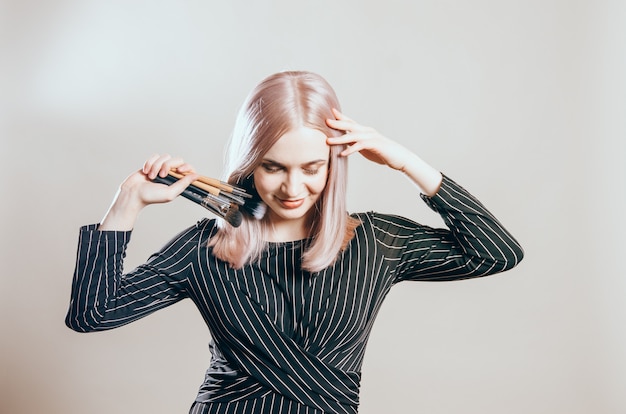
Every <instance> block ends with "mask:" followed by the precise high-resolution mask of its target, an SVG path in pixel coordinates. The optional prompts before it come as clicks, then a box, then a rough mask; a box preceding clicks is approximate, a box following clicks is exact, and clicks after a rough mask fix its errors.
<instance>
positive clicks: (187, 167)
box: [174, 162, 195, 174]
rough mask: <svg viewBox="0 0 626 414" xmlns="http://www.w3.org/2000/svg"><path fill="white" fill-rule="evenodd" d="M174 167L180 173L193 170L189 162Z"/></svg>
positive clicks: (187, 172)
mask: <svg viewBox="0 0 626 414" xmlns="http://www.w3.org/2000/svg"><path fill="white" fill-rule="evenodd" d="M174 169H175V170H176V171H178V172H179V173H181V174H182V173H185V174H189V173H192V172H194V171H195V168H193V166H192V165H191V164H188V163H186V162H185V163H183V164H181V165H179V166H178V167H175V168H174Z"/></svg>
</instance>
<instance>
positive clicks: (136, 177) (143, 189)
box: [99, 154, 198, 230]
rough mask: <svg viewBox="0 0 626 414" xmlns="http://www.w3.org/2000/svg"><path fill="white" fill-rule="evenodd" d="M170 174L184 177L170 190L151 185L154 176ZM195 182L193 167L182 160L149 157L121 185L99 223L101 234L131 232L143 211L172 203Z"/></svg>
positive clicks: (170, 187) (153, 183)
mask: <svg viewBox="0 0 626 414" xmlns="http://www.w3.org/2000/svg"><path fill="white" fill-rule="evenodd" d="M170 170H176V171H177V172H179V173H184V174H185V176H184V177H183V178H181V179H180V180H178V181H177V182H175V183H174V184H172V185H169V186H168V185H165V184H159V183H155V182H153V181H152V180H153V179H154V178H155V177H156V176H157V175H158V176H160V177H165V176H166V175H167V174H168V172H169V171H170ZM197 178H198V175H197V174H195V173H194V169H193V167H192V166H191V165H189V164H187V163H185V162H184V161H183V160H182V159H181V158H173V157H171V156H170V155H167V154H165V155H159V154H156V155H153V156H151V157H150V158H149V159H148V160H147V161H146V162H145V163H144V165H143V167H142V168H141V169H140V170H139V171H136V172H134V173H133V174H131V175H130V176H128V177H127V178H126V179H125V180H124V181H123V182H122V184H121V185H120V188H119V190H118V192H117V194H116V195H115V198H114V200H113V203H112V204H111V207H110V208H109V210H108V211H107V213H106V215H105V216H104V218H103V219H102V221H101V222H100V226H99V228H100V230H131V229H132V228H133V226H134V224H135V220H136V219H137V216H138V215H139V212H140V211H141V210H142V209H143V208H144V207H146V206H148V205H150V204H156V203H166V202H169V201H172V200H173V199H175V198H176V197H177V196H178V195H180V193H182V192H183V191H184V190H185V188H187V187H188V186H189V184H191V183H192V182H193V181H194V180H195V179H197Z"/></svg>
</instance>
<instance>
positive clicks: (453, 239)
mask: <svg viewBox="0 0 626 414" xmlns="http://www.w3.org/2000/svg"><path fill="white" fill-rule="evenodd" d="M422 198H423V199H424V201H425V202H426V203H427V204H428V205H429V206H430V207H431V208H432V209H433V210H434V211H436V212H437V213H439V214H440V215H441V217H442V218H443V220H444V222H445V223H446V225H447V226H448V229H443V228H442V229H436V228H431V227H428V226H424V225H421V224H418V223H415V222H413V221H411V220H408V219H405V218H402V217H397V216H386V215H379V214H374V219H373V224H374V227H375V234H376V239H377V241H378V244H379V246H380V247H379V248H380V249H382V250H383V253H382V254H383V255H384V257H386V258H387V259H388V260H389V263H390V264H391V265H392V266H393V267H394V276H393V277H394V282H399V281H402V280H429V281H449V280H459V279H468V278H475V277H482V276H487V275H492V274H496V273H500V272H504V271H506V270H509V269H511V268H512V267H514V266H516V265H517V264H518V263H519V262H520V261H521V260H522V258H523V255H524V252H523V250H522V248H521V246H520V245H519V243H518V242H517V241H516V240H515V239H514V238H513V236H512V235H511V234H510V233H509V232H508V231H507V230H506V229H505V228H504V227H503V226H502V225H501V224H500V222H499V221H498V220H497V219H496V218H495V217H494V216H493V214H491V213H490V212H489V211H488V210H487V209H486V208H485V207H484V206H483V205H482V204H481V203H480V202H479V201H478V200H477V199H476V198H475V197H473V196H472V195H471V194H470V193H469V192H467V191H466V190H465V189H464V188H463V187H461V186H460V185H459V184H457V183H456V182H454V181H453V180H451V179H450V178H448V177H445V176H444V177H443V182H442V184H441V188H440V189H439V191H438V193H437V194H436V195H435V196H433V197H428V196H425V195H422Z"/></svg>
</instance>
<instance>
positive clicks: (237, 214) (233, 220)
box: [223, 207, 243, 227]
mask: <svg viewBox="0 0 626 414" xmlns="http://www.w3.org/2000/svg"><path fill="white" fill-rule="evenodd" d="M223 217H224V220H226V222H227V223H228V224H230V225H231V226H233V227H239V226H240V225H241V222H242V221H243V214H241V211H239V209H238V208H236V207H232V208H231V209H230V210H228V213H226V214H225V215H224V216H223Z"/></svg>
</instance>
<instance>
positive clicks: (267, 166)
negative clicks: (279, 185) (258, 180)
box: [261, 163, 283, 173]
mask: <svg viewBox="0 0 626 414" xmlns="http://www.w3.org/2000/svg"><path fill="white" fill-rule="evenodd" d="M261 166H262V167H263V169H264V170H265V171H267V172H268V173H277V172H279V171H282V170H283V167H282V166H280V165H277V164H273V163H263V164H261Z"/></svg>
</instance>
